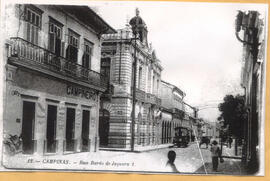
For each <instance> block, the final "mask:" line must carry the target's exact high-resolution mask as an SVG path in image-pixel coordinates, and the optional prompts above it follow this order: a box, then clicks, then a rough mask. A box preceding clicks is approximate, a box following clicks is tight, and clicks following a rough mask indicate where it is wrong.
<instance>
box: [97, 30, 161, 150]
mask: <svg viewBox="0 0 270 181" xmlns="http://www.w3.org/2000/svg"><path fill="white" fill-rule="evenodd" d="M135 43H136V45H135ZM135 48H136V58H137V62H138V63H137V70H134V58H135V57H134V56H135ZM162 70H163V68H162V66H161V62H160V60H159V59H158V58H157V57H156V54H155V51H154V50H153V49H152V47H151V45H149V44H148V43H147V28H146V26H145V27H144V31H143V33H141V34H140V35H139V38H138V39H136V40H135V39H134V36H133V34H132V31H131V27H130V26H129V25H126V27H125V28H123V29H120V30H118V31H117V33H115V34H107V35H104V36H103V43H102V58H101V73H102V74H103V75H105V76H106V77H107V78H108V82H107V85H108V86H107V91H106V92H105V93H104V94H103V95H102V96H101V103H100V120H102V121H101V122H100V125H99V135H100V147H104V148H115V149H123V150H130V149H131V139H132V138H131V137H132V134H131V129H132V128H131V126H132V121H133V120H132V117H131V114H132V100H133V97H132V92H133V91H132V90H133V81H134V79H133V75H134V71H136V72H137V73H136V88H135V89H136V106H135V134H134V138H135V150H136V148H138V147H144V146H150V145H156V144H159V143H160V141H161V140H160V135H159V134H160V126H161V125H160V123H159V120H158V116H157V115H158V112H159V108H160V106H161V99H160V91H159V90H160V84H161V73H162Z"/></svg>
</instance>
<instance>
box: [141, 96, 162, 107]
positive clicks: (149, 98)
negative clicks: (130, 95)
mask: <svg viewBox="0 0 270 181" xmlns="http://www.w3.org/2000/svg"><path fill="white" fill-rule="evenodd" d="M145 101H146V102H149V103H151V104H157V105H161V99H160V98H158V97H157V96H155V95H153V94H150V93H146V96H145Z"/></svg>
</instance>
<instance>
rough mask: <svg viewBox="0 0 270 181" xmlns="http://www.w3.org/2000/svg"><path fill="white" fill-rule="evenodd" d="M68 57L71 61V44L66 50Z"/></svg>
mask: <svg viewBox="0 0 270 181" xmlns="http://www.w3.org/2000/svg"><path fill="white" fill-rule="evenodd" d="M66 59H67V60H69V61H71V45H68V47H67V50H66Z"/></svg>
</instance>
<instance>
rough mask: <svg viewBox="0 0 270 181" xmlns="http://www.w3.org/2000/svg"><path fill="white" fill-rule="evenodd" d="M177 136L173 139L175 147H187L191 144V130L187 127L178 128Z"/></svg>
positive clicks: (176, 129)
mask: <svg viewBox="0 0 270 181" xmlns="http://www.w3.org/2000/svg"><path fill="white" fill-rule="evenodd" d="M174 130H175V136H174V137H173V145H174V146H177V147H181V146H184V147H187V146H188V144H189V142H190V138H191V137H190V136H191V130H190V129H189V128H186V127H176V128H174Z"/></svg>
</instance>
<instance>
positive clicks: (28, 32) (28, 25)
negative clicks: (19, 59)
mask: <svg viewBox="0 0 270 181" xmlns="http://www.w3.org/2000/svg"><path fill="white" fill-rule="evenodd" d="M30 28H31V26H30V23H26V40H27V41H29V42H30Z"/></svg>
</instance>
